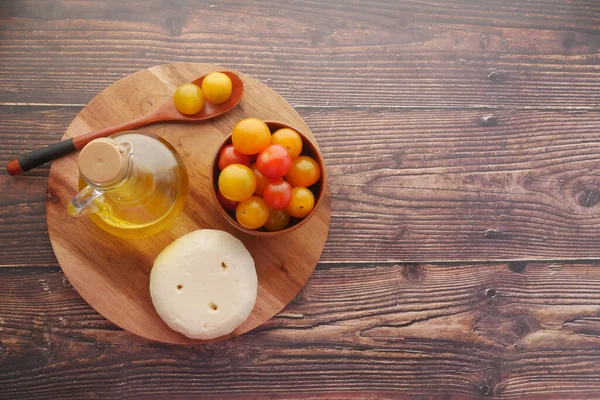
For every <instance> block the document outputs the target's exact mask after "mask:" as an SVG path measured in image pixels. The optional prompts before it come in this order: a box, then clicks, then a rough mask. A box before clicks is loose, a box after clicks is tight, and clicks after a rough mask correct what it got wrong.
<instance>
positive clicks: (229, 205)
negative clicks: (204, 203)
mask: <svg viewBox="0 0 600 400" xmlns="http://www.w3.org/2000/svg"><path fill="white" fill-rule="evenodd" d="M217 198H218V199H219V203H221V205H222V206H223V208H224V209H226V210H227V211H231V212H235V209H236V207H237V205H238V203H237V201H231V200H229V199H228V198H226V197H225V196H223V193H221V192H220V191H217Z"/></svg>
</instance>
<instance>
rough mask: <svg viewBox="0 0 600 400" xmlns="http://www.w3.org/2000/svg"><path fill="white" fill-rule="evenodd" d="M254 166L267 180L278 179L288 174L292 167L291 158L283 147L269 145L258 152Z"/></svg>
mask: <svg viewBox="0 0 600 400" xmlns="http://www.w3.org/2000/svg"><path fill="white" fill-rule="evenodd" d="M256 165H257V166H258V169H259V171H260V172H261V173H262V174H263V175H264V176H266V177H267V178H270V179H279V178H282V177H283V176H284V175H285V174H287V173H288V171H289V169H290V166H291V165H292V157H291V156H290V153H289V152H288V151H287V150H286V149H285V147H283V146H281V145H278V144H271V145H269V146H267V147H266V148H265V149H264V150H263V151H261V152H260V154H259V155H258V158H257V159H256Z"/></svg>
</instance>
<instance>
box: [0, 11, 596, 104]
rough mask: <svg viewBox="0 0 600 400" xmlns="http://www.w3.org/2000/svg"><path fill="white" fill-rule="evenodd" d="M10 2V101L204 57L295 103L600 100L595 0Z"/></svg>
mask: <svg viewBox="0 0 600 400" xmlns="http://www.w3.org/2000/svg"><path fill="white" fill-rule="evenodd" d="M0 7H2V8H1V9H2V12H1V13H0V29H1V31H2V38H3V40H2V41H1V42H0V60H1V61H0V66H1V67H2V70H3V74H2V75H0V88H2V90H0V103H5V104H7V103H35V104H39V103H42V104H77V105H84V104H86V103H87V102H88V101H89V100H91V99H92V98H93V97H94V96H95V95H96V94H97V93H98V92H100V91H101V90H102V89H104V88H105V87H106V86H108V85H109V84H111V83H113V82H114V81H116V80H117V79H119V78H121V77H124V76H126V75H127V74H130V73H133V72H135V71H137V70H140V69H144V68H147V67H150V66H154V65H159V64H165V63H170V62H178V61H179V62H199V61H200V62H213V63H219V64H223V65H225V66H227V67H229V68H232V69H236V70H239V71H241V72H244V73H247V74H250V75H252V76H254V77H256V78H258V79H260V80H262V81H263V82H266V83H267V84H268V85H269V86H270V87H272V88H273V89H275V90H276V91H277V92H279V93H280V94H281V95H283V96H284V97H285V98H286V99H287V100H288V101H289V102H291V104H292V105H294V106H303V107H312V106H315V107H323V106H329V107H402V108H423V107H425V108H536V109H555V108H572V109H573V108H574V109H594V110H599V109H600V90H598V88H599V87H600V77H599V75H598V70H599V68H600V58H599V57H598V49H599V48H600V28H599V26H600V3H598V2H597V1H593V0H588V1H586V0H578V1H571V2H564V1H562V0H552V1H543V2H542V1H541V0H538V1H534V2H530V1H523V0H511V1H502V2H498V1H487V2H485V6H483V5H482V6H475V5H474V4H473V2H472V1H469V0H452V1H444V2H440V1H432V2H420V1H419V2H417V1H403V2H397V1H379V2H376V3H368V4H367V3H364V2H360V1H358V0H354V1H350V2H346V1H343V0H337V1H333V2H313V1H308V0H305V1H291V0H285V1H278V2H275V3H274V2H270V1H257V2H252V3H251V4H247V5H243V6H242V5H240V3H239V2H233V1H227V2H218V3H215V4H212V5H211V4H208V3H194V2H176V3H174V4H173V5H168V4H167V3H165V2H164V1H158V0H155V1H151V2H146V3H144V4H143V5H142V4H140V3H139V2H120V1H115V2H112V3H109V4H101V3H97V2H94V1H89V0H88V1H77V2H69V3H68V4H66V3H65V4H63V3H60V2H46V1H39V0H26V1H19V2H3V3H2V5H1V6H0ZM525 16H526V17H525Z"/></svg>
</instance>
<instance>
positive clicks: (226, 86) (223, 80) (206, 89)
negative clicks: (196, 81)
mask: <svg viewBox="0 0 600 400" xmlns="http://www.w3.org/2000/svg"><path fill="white" fill-rule="evenodd" d="M202 92H203V93H204V97H205V98H206V100H208V101H210V102H211V103H215V104H221V103H224V102H226V101H227V99H229V97H230V96H231V79H230V78H229V77H228V76H227V75H225V74H224V73H222V72H211V73H210V74H208V75H206V76H205V77H204V79H203V80H202Z"/></svg>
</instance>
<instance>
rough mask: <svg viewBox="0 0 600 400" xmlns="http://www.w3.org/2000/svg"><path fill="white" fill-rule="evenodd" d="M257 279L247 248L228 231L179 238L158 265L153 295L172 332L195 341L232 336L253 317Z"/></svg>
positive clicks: (152, 277)
mask: <svg viewBox="0 0 600 400" xmlns="http://www.w3.org/2000/svg"><path fill="white" fill-rule="evenodd" d="M257 287H258V279H257V277H256V269H255V267H254V260H253V259H252V256H251V255H250V253H249V252H248V250H247V249H246V247H245V246H244V244H243V243H242V242H241V241H240V240H239V239H237V238H235V237H234V236H232V235H230V234H229V233H227V232H224V231H217V230H212V229H201V230H197V231H194V232H191V233H188V234H187V235H184V236H182V237H180V238H179V239H177V240H175V241H174V242H173V243H171V244H170V245H169V246H168V247H167V248H165V249H164V250H163V251H162V252H161V253H160V254H159V255H158V257H157V258H156V260H155V261H154V266H153V268H152V272H151V273H150V295H151V296H152V303H153V304H154V307H155V308H156V311H157V312H158V315H160V317H161V318H162V319H163V320H164V321H165V322H166V323H167V325H169V327H171V329H173V330H175V331H177V332H180V333H182V334H184V335H185V336H187V337H190V338H194V339H214V338H216V337H219V336H223V335H226V334H228V333H231V332H232V331H233V330H234V329H235V328H237V327H238V326H240V325H241V324H242V323H243V322H244V321H245V320H246V319H247V318H248V316H249V315H250V312H251V311H252V308H253V307H254V303H255V302H256V292H257Z"/></svg>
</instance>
